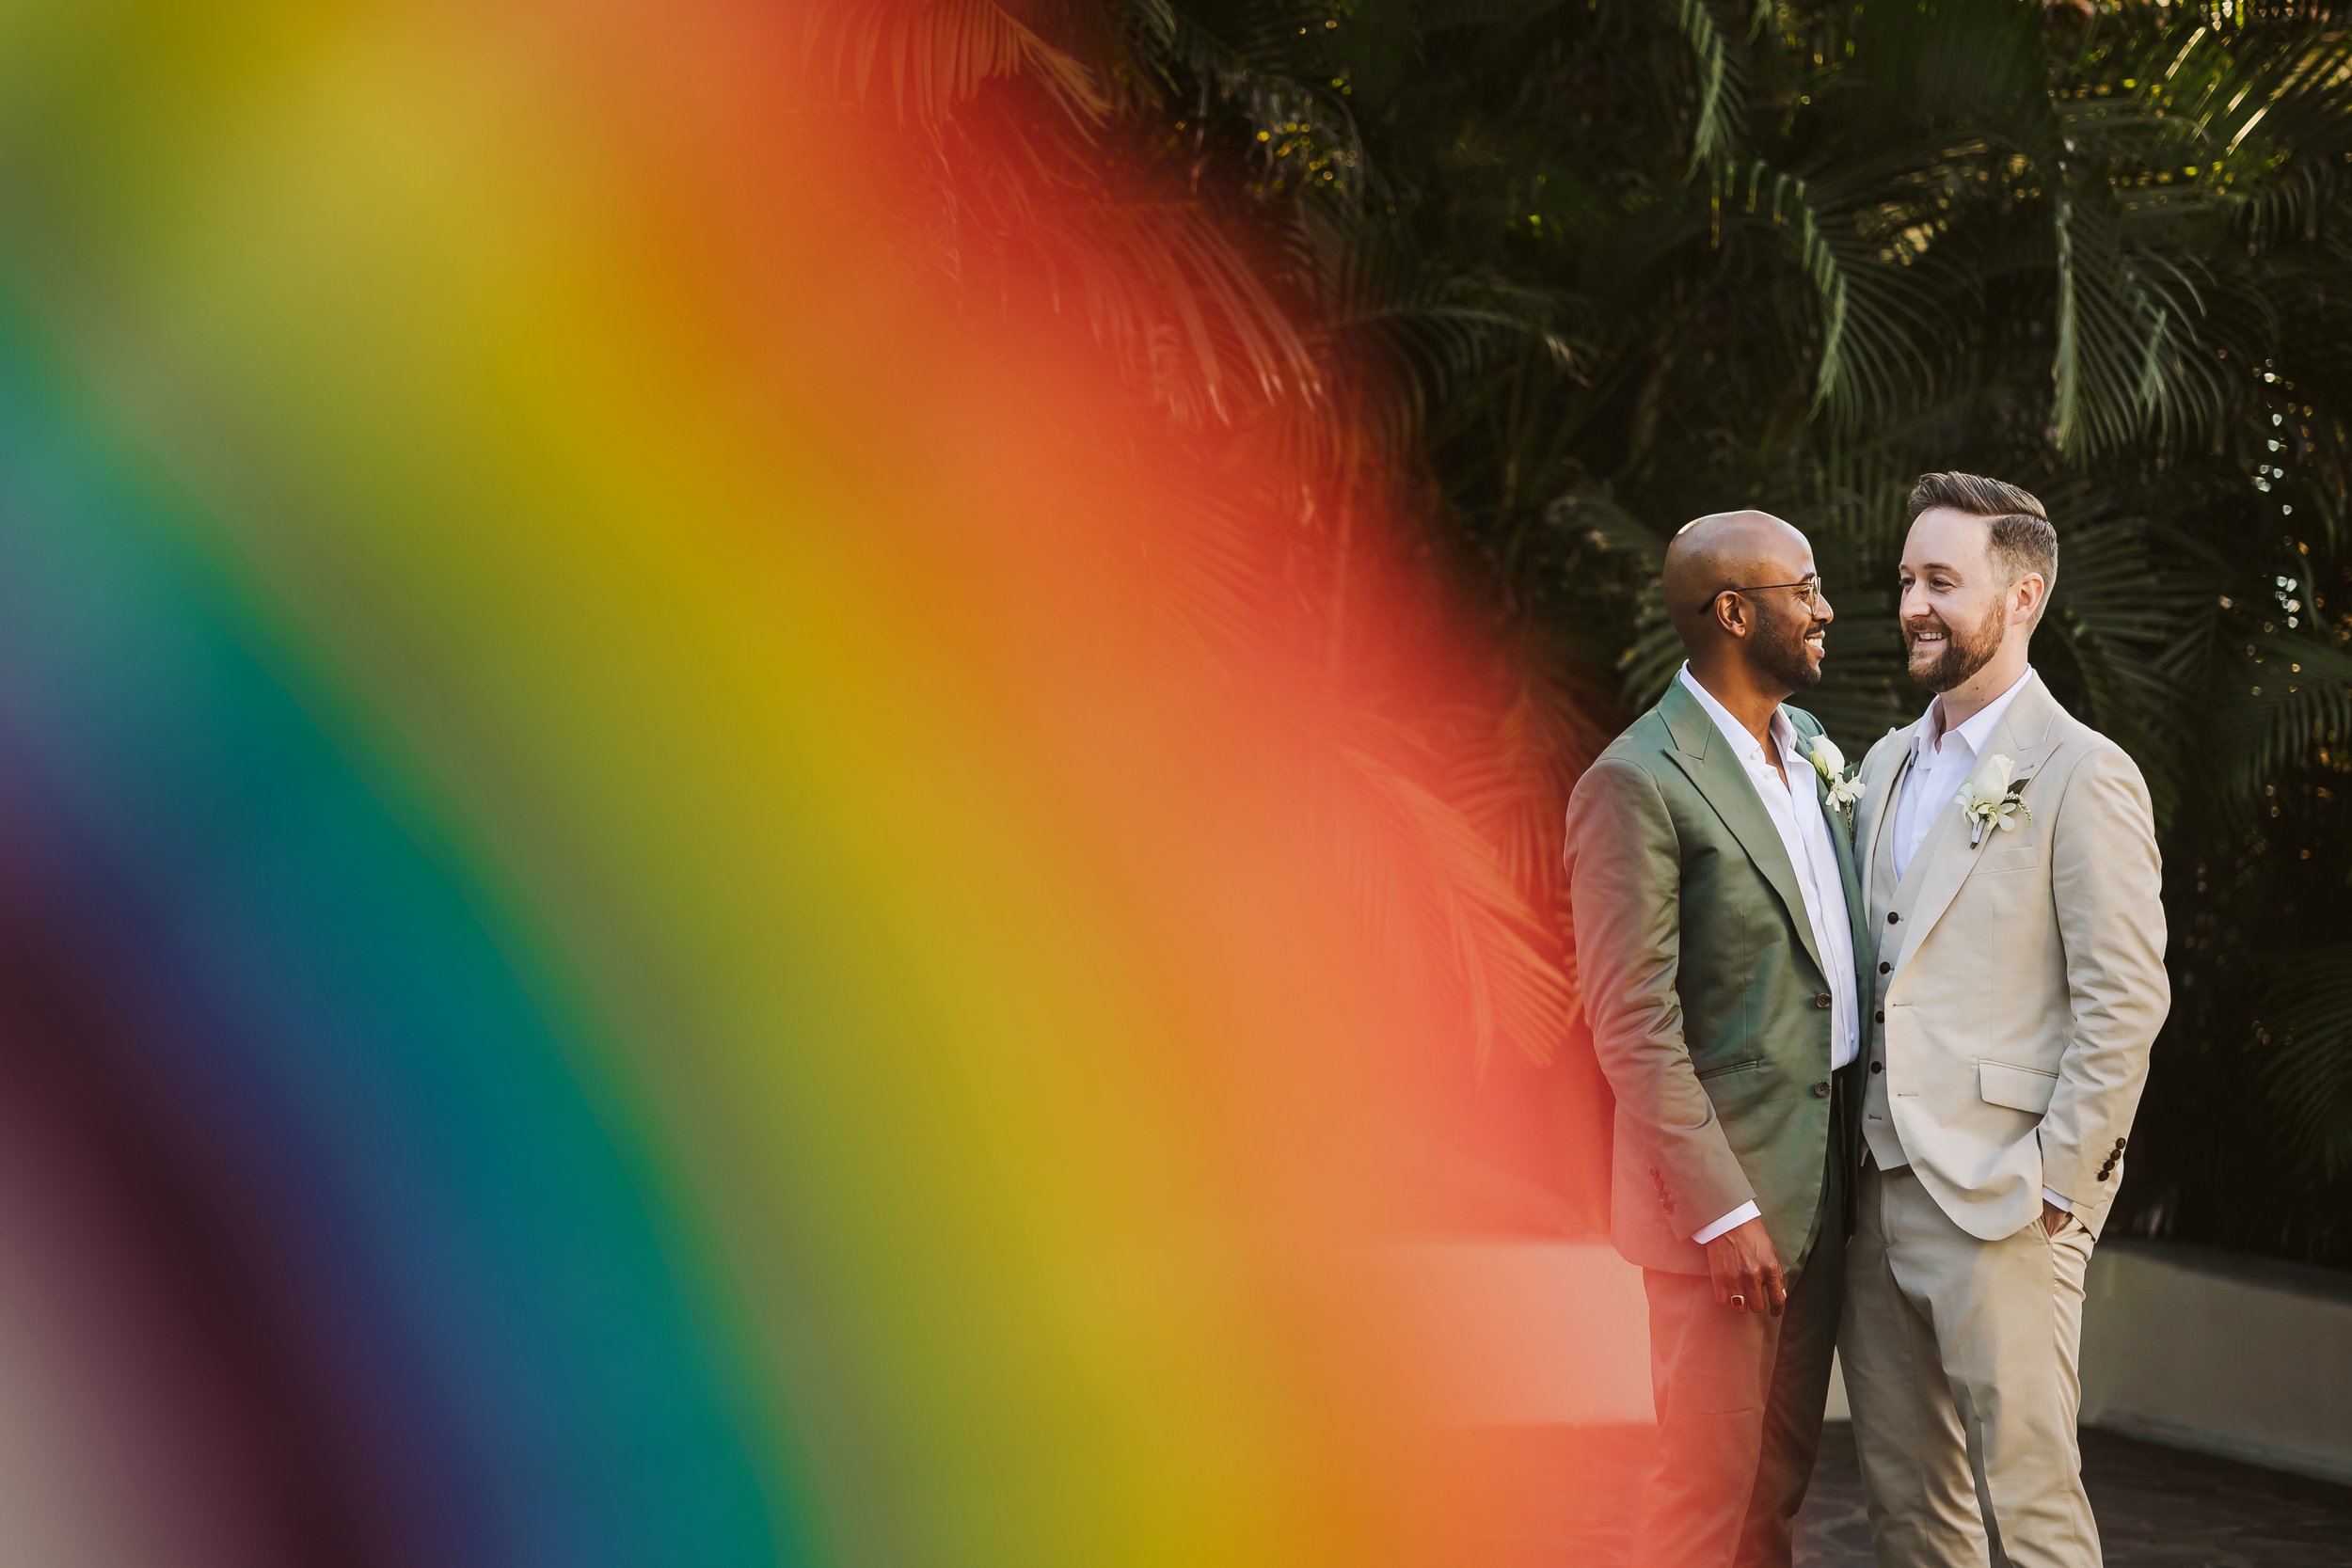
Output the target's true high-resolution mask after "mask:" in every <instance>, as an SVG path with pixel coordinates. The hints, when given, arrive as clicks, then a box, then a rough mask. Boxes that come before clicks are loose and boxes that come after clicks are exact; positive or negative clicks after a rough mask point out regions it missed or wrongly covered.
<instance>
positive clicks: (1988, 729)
mask: <svg viewBox="0 0 2352 1568" xmlns="http://www.w3.org/2000/svg"><path fill="white" fill-rule="evenodd" d="M2031 679H2033V666H2032V665H2030V664H2028V665H2026V673H2024V674H2022V675H2020V676H2018V677H2017V678H2016V679H2015V680H2014V681H2011V682H2010V687H2009V689H2008V690H2006V691H2004V692H2002V693H2001V694H2000V695H1999V696H1997V697H1995V698H1994V699H1993V700H1992V701H1991V702H1989V703H1987V704H1985V705H1984V706H1982V707H1980V708H1979V709H1977V711H1976V712H1974V713H1972V714H1970V715H1969V716H1968V720H1967V722H1965V723H1963V724H1962V725H1961V726H1960V728H1958V729H1956V730H1951V731H1948V732H1947V733H1946V736H1945V738H1946V739H1947V740H1949V739H1951V738H1952V737H1953V736H1958V737H1959V739H1960V741H1961V743H1962V744H1963V745H1964V746H1966V747H1967V748H1968V754H1969V755H1970V756H1972V757H1973V756H1976V755H1977V754H1978V753H1979V752H1982V751H1983V750H1984V743H1985V742H1986V741H1988V740H1990V739H1992V738H1993V732H1994V730H1997V729H1999V728H2000V727H2001V720H2002V719H2003V717H2004V716H2006V715H2007V714H2008V712H2009V705H2010V704H2011V703H2013V702H2015V701H2016V700H2017V694H2018V693H2019V692H2020V691H2023V690H2025V689H2026V682H2027V681H2029V680H2031ZM1943 701H1944V699H1943V697H1942V696H1941V695H1938V696H1935V697H1931V698H1930V699H1929V701H1928V711H1927V712H1926V713H1924V714H1922V715H1921V716H1920V718H1919V727H1918V728H1917V729H1916V730H1914V731H1913V732H1912V736H1911V749H1912V752H1914V753H1915V755H1917V756H1919V757H1921V758H1926V757H1930V756H1933V755H1936V754H1937V751H1936V747H1935V743H1934V742H1933V741H1932V740H1931V738H1930V737H1929V732H1930V731H1931V730H1932V729H1933V728H1934V724H1935V719H1936V714H1937V711H1938V707H1937V705H1939V704H1941V703H1942V702H1943Z"/></svg>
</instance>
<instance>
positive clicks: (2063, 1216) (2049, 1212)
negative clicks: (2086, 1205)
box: [2042, 1197, 2074, 1236]
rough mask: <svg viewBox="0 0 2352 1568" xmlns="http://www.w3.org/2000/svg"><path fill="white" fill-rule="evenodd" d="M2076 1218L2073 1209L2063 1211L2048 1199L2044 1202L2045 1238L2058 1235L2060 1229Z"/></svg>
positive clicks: (2043, 1231)
mask: <svg viewBox="0 0 2352 1568" xmlns="http://www.w3.org/2000/svg"><path fill="white" fill-rule="evenodd" d="M2073 1218H2074V1211H2073V1210H2072V1209H2061V1208H2059V1207H2058V1205H2057V1204H2055V1203H2052V1202H2051V1201H2050V1200H2049V1199H2048V1198H2046V1197H2045V1198H2043V1199H2042V1234H2043V1235H2044V1236H2055V1235H2057V1234H2058V1228H2059V1227H2061V1226H2063V1225H2065V1223H2066V1222H2067V1221H2068V1220H2071V1219H2073Z"/></svg>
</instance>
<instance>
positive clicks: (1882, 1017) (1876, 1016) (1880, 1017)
mask: <svg viewBox="0 0 2352 1568" xmlns="http://www.w3.org/2000/svg"><path fill="white" fill-rule="evenodd" d="M1870 1018H1871V1020H1872V1021H1873V1022H1878V1023H1884V1022H1886V1009H1885V1008H1884V1007H1881V1008H1880V1009H1879V1010H1878V1011H1877V1012H1874V1013H1872V1014H1871V1015H1870Z"/></svg>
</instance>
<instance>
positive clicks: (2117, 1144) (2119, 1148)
mask: <svg viewBox="0 0 2352 1568" xmlns="http://www.w3.org/2000/svg"><path fill="white" fill-rule="evenodd" d="M2115 1152H2117V1153H2118V1154H2121V1153H2122V1152H2123V1140H2122V1139H2121V1138H2118V1139H2116V1140H2115Z"/></svg>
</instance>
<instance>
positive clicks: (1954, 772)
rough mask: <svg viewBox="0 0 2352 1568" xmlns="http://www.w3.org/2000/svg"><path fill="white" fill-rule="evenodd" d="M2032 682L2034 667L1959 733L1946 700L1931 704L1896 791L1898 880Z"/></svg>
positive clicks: (1915, 732) (1894, 824)
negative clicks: (1951, 726)
mask: <svg viewBox="0 0 2352 1568" xmlns="http://www.w3.org/2000/svg"><path fill="white" fill-rule="evenodd" d="M2032 678H2033V669H2032V667H2031V666H2030V665H2028V666H2027V667H2026V673H2024V674H2022V675H2020V676H2018V677H2017V679H2016V680H2015V681H2014V682H2012V683H2011V684H2010V689H2008V690H2007V691H2004V692H2002V693H2001V694H2000V695H1999V696H1997V697H1995V698H1994V699H1993V700H1992V701H1991V702H1989V703H1987V704H1985V705H1984V706H1982V707H1980V708H1979V709H1978V710H1977V711H1976V712H1975V713H1972V714H1970V715H1969V716H1968V721H1967V722H1966V723H1964V724H1963V725H1961V726H1960V728H1958V729H1956V730H1947V729H1945V728H1944V699H1943V698H1941V697H1937V698H1935V699H1934V700H1933V701H1932V702H1931V703H1929V704H1928V711H1927V717H1925V718H1924V719H1922V720H1920V721H1919V727H1918V728H1917V729H1915V730H1913V731H1912V732H1911V767H1910V768H1909V769H1908V770H1907V771H1906V772H1905V773H1904V774H1903V778H1902V783H1901V784H1899V785H1898V786H1897V788H1896V792H1895V820H1894V821H1893V822H1892V823H1891V824H1889V826H1891V827H1892V828H1893V830H1894V832H1895V842H1894V844H1893V845H1892V846H1891V847H1892V848H1893V849H1894V851H1895V880H1897V881H1901V880H1902V879H1903V877H1904V874H1905V873H1907V872H1909V871H1910V869H1911V857H1912V856H1914V855H1915V854H1917V853H1918V852H1919V846H1920V845H1921V844H1923V843H1925V842H1926V841H1927V836H1928V830H1929V829H1930V828H1932V827H1934V826H1935V814H1936V813H1937V812H1938V811H1939V810H1942V809H1943V808H1945V807H1947V806H1952V797H1953V796H1955V795H1957V794H1959V793H1960V786H1961V785H1962V784H1966V783H1967V782H1968V779H1969V776H1970V775H1971V774H1973V773H1975V772H1976V770H1977V755H1978V753H1979V752H1982V751H1983V750H1984V744H1985V742H1986V741H1988V740H1991V739H1992V738H1993V732H1994V730H1997V729H1999V728H2000V727H2001V719H2002V716H2003V715H2005V714H2007V713H2008V712H2009V705H2010V704H2011V703H2013V702H2015V701H2016V700H2017V693H2019V692H2020V691H2023V690H2024V689H2026V682H2027V681H2028V680H2031V679H2032ZM1952 809H1953V810H1955V811H1957V810H1959V809H1960V808H1959V807H1957V806H1952Z"/></svg>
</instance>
